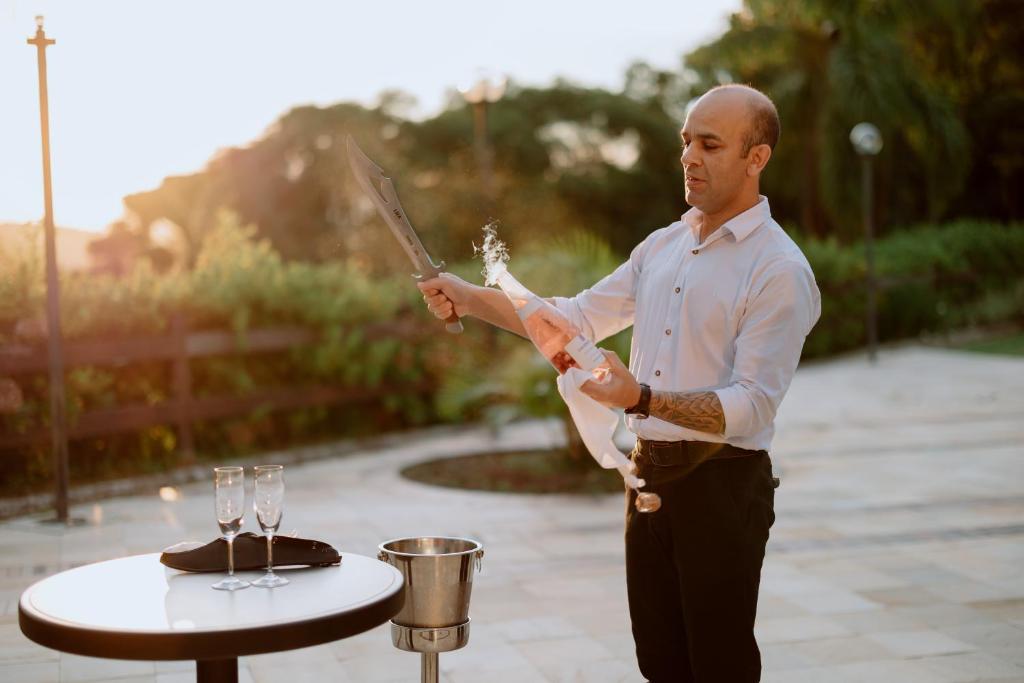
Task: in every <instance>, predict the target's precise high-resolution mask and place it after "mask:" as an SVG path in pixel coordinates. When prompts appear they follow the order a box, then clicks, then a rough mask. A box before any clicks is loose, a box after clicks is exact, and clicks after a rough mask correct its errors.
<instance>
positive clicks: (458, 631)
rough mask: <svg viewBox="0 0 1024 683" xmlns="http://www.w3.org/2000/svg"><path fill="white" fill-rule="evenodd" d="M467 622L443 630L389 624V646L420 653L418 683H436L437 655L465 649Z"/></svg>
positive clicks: (467, 634) (467, 630)
mask: <svg viewBox="0 0 1024 683" xmlns="http://www.w3.org/2000/svg"><path fill="white" fill-rule="evenodd" d="M469 622H470V620H469V619H467V620H466V623H464V624H459V625H458V626H447V627H443V628H413V627H411V626H402V625H401V624H396V623H395V622H393V621H392V622H391V644H392V645H394V646H395V647H397V648H398V649H399V650H405V651H406V652H419V653H420V682H421V683H437V681H438V676H439V675H440V673H439V666H438V661H437V655H438V654H439V653H441V652H451V651H452V650H458V649H459V648H462V647H465V646H466V643H467V642H469Z"/></svg>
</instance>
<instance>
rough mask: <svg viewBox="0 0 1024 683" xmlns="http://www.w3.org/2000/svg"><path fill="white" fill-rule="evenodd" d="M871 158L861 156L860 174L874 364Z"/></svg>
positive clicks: (870, 356) (875, 313)
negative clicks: (861, 170)
mask: <svg viewBox="0 0 1024 683" xmlns="http://www.w3.org/2000/svg"><path fill="white" fill-rule="evenodd" d="M871 163H872V158H871V157H870V156H868V155H867V154H865V155H863V156H861V168H862V169H863V172H862V173H861V178H862V181H861V182H862V183H863V186H862V188H861V189H862V192H861V194H862V195H863V198H862V200H863V211H864V259H865V262H866V265H867V273H866V279H867V282H866V283H865V284H866V288H867V316H868V319H867V331H868V360H869V361H870V362H872V363H875V362H876V361H877V359H878V304H877V287H876V283H875V212H874V204H875V201H874V182H873V178H872V173H871V171H872V167H871Z"/></svg>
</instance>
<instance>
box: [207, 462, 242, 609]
mask: <svg viewBox="0 0 1024 683" xmlns="http://www.w3.org/2000/svg"><path fill="white" fill-rule="evenodd" d="M213 488H214V507H215V509H216V512H217V524H219V525H220V533H221V535H222V536H223V537H224V540H226V541H227V542H228V575H227V576H226V577H225V578H223V579H221V580H220V581H218V582H217V583H215V584H213V588H216V589H217V590H222V591H236V590H239V589H242V588H248V587H249V582H248V581H242V580H241V579H238V578H237V577H236V576H235V536H236V535H238V530H239V529H241V528H242V517H243V515H244V514H245V473H244V471H243V470H242V468H241V467H215V468H214V470H213Z"/></svg>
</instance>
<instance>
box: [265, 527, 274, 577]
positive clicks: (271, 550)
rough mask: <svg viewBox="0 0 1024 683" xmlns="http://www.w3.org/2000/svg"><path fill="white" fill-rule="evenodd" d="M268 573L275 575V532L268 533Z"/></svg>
mask: <svg viewBox="0 0 1024 683" xmlns="http://www.w3.org/2000/svg"><path fill="white" fill-rule="evenodd" d="M267 573H268V574H273V573H274V532H273V531H268V532H267Z"/></svg>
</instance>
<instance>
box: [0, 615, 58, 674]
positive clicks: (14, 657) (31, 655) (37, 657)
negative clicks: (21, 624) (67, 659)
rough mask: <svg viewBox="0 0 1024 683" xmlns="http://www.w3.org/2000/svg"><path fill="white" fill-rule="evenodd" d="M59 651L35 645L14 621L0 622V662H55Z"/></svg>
mask: <svg viewBox="0 0 1024 683" xmlns="http://www.w3.org/2000/svg"><path fill="white" fill-rule="evenodd" d="M59 658H60V653H59V652H57V651H56V650H51V649H50V648H47V647H43V646H42V645H36V644H35V643H34V642H32V641H31V640H29V639H28V638H26V637H25V636H24V635H22V633H21V629H20V628H18V625H17V624H16V623H6V624H0V664H9V663H23V662H56V661H57V660H58V659H59Z"/></svg>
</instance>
